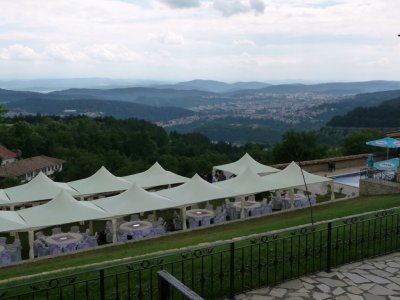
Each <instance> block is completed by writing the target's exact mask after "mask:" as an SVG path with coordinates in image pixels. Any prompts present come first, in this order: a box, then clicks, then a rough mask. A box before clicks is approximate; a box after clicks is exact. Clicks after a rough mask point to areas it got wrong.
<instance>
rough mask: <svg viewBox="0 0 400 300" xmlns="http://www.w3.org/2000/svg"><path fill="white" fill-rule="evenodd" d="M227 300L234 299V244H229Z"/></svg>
mask: <svg viewBox="0 0 400 300" xmlns="http://www.w3.org/2000/svg"><path fill="white" fill-rule="evenodd" d="M229 253H230V271H229V299H230V300H234V299H235V243H234V242H231V243H230V252H229Z"/></svg>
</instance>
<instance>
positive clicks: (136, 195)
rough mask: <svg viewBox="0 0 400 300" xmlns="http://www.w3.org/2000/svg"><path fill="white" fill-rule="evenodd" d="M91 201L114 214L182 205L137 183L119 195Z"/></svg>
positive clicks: (126, 213)
mask: <svg viewBox="0 0 400 300" xmlns="http://www.w3.org/2000/svg"><path fill="white" fill-rule="evenodd" d="M91 202H92V203H94V204H96V205H97V206H99V207H101V208H103V209H104V210H105V211H108V212H109V213H110V214H112V215H114V216H124V215H129V214H135V213H141V212H146V211H152V210H159V209H167V208H172V207H178V206H181V205H182V203H180V202H177V201H174V200H171V199H168V198H165V197H162V196H160V195H158V194H156V193H153V192H147V191H145V190H144V189H142V188H141V187H138V186H137V185H136V184H133V185H132V187H131V188H130V189H129V190H127V191H125V192H123V193H121V194H119V195H116V196H113V197H107V198H102V199H98V200H93V201H91Z"/></svg>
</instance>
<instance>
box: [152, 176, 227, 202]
mask: <svg viewBox="0 0 400 300" xmlns="http://www.w3.org/2000/svg"><path fill="white" fill-rule="evenodd" d="M157 194H159V195H161V196H164V197H167V198H170V199H173V200H175V201H178V202H181V203H182V204H181V206H185V205H191V204H195V203H199V202H204V201H209V200H215V199H222V198H226V197H230V196H232V195H231V192H230V191H226V190H224V189H222V188H221V187H219V186H216V185H215V184H211V183H209V182H207V181H205V180H204V179H202V178H201V177H200V176H199V175H197V174H195V175H194V176H193V177H192V179H190V180H189V181H188V182H186V183H184V184H182V185H180V186H177V187H174V188H170V189H166V190H161V191H158V192H157Z"/></svg>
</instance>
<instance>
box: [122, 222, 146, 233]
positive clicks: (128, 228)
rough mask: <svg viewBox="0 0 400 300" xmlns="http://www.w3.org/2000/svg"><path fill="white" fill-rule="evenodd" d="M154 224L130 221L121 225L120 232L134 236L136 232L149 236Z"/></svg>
mask: <svg viewBox="0 0 400 300" xmlns="http://www.w3.org/2000/svg"><path fill="white" fill-rule="evenodd" d="M152 228H153V224H152V223H151V222H149V221H130V222H125V223H122V224H121V225H119V230H120V231H121V232H123V233H126V234H129V235H133V233H134V232H138V233H141V234H142V236H147V235H149V234H150V233H151V229H152Z"/></svg>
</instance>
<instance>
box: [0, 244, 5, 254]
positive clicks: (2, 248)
mask: <svg viewBox="0 0 400 300" xmlns="http://www.w3.org/2000/svg"><path fill="white" fill-rule="evenodd" d="M4 249H5V248H4V247H3V246H2V245H0V254H1V252H3V251H4Z"/></svg>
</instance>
